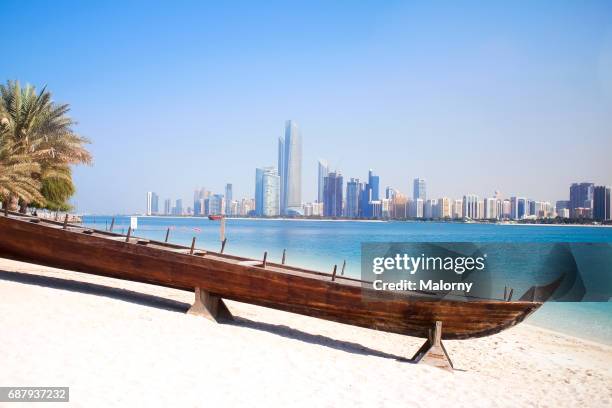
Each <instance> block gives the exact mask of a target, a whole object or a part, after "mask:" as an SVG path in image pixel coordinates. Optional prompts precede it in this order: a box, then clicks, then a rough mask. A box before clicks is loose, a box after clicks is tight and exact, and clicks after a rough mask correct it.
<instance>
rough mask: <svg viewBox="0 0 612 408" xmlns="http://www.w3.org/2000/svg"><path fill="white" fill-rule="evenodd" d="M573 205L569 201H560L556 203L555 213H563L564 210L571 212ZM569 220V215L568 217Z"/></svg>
mask: <svg viewBox="0 0 612 408" xmlns="http://www.w3.org/2000/svg"><path fill="white" fill-rule="evenodd" d="M570 207H571V203H570V201H569V200H559V201H557V202H556V203H555V211H556V212H557V213H561V212H562V210H568V211H569V210H570ZM568 218H569V215H568Z"/></svg>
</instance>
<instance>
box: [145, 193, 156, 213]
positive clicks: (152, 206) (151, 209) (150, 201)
mask: <svg viewBox="0 0 612 408" xmlns="http://www.w3.org/2000/svg"><path fill="white" fill-rule="evenodd" d="M156 214H159V196H158V195H157V194H155V193H154V192H153V191H148V192H147V215H156Z"/></svg>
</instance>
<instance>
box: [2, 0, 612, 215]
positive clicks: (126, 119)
mask: <svg viewBox="0 0 612 408" xmlns="http://www.w3.org/2000/svg"><path fill="white" fill-rule="evenodd" d="M0 15H2V16H3V19H2V20H3V21H2V24H1V25H0V27H1V28H0V30H1V32H2V38H3V41H2V45H1V46H0V49H1V50H2V56H1V58H0V81H5V80H8V79H16V80H19V81H21V82H22V83H31V84H33V85H35V86H37V87H42V86H44V85H46V86H47V87H48V89H49V90H50V91H51V92H52V93H53V96H54V100H55V101H57V102H61V103H69V104H70V105H71V107H72V110H71V116H72V117H73V118H74V119H75V120H76V121H78V125H77V126H76V128H75V129H76V131H77V132H78V133H80V134H82V135H84V136H86V137H88V138H89V139H90V140H91V141H92V143H91V145H90V146H89V148H90V150H91V152H92V153H93V155H94V164H93V166H91V167H87V166H85V167H77V168H75V170H74V179H75V183H76V186H77V194H76V195H75V197H74V199H73V204H75V205H76V207H77V210H78V211H79V212H86V213H98V214H101V213H133V212H143V211H144V210H145V206H146V192H147V191H155V192H157V193H158V194H159V196H160V200H161V201H163V200H164V199H165V198H172V199H173V200H174V199H176V198H183V200H184V202H185V203H190V202H191V201H192V197H193V190H194V189H195V188H199V187H205V188H206V189H208V190H212V191H213V192H218V193H223V191H224V186H225V184H226V183H232V184H233V186H234V198H241V197H252V196H253V194H254V179H255V168H256V167H260V166H267V165H275V164H276V160H277V159H276V154H277V141H278V137H279V136H282V135H283V130H284V122H285V120H287V119H292V120H295V121H296V122H297V123H298V125H299V127H300V129H301V133H302V137H303V170H302V172H303V191H302V197H303V201H305V202H307V201H313V200H315V199H316V188H317V160H318V159H325V160H327V161H328V162H329V163H330V165H331V167H332V169H337V170H339V171H341V172H342V173H343V175H344V177H345V179H348V178H350V177H358V178H360V179H362V180H364V179H365V178H366V177H367V172H368V169H369V168H372V169H374V171H375V173H377V174H378V175H379V176H380V179H381V180H380V183H381V190H382V189H384V187H386V186H392V187H394V188H396V189H398V190H400V191H401V192H404V193H407V194H409V195H411V194H412V180H413V179H414V178H416V177H421V178H424V179H425V180H426V182H427V194H428V197H432V198H437V197H441V196H448V197H457V198H459V197H462V196H463V195H464V194H468V193H472V194H478V195H480V196H492V195H493V193H494V191H495V190H499V191H500V192H501V194H502V195H503V196H505V197H509V196H512V195H519V196H526V197H529V198H532V199H536V200H550V201H555V200H558V199H567V196H568V194H569V192H568V190H569V184H570V183H572V182H576V181H592V182H595V183H598V184H612V160H611V159H610V157H612V2H610V1H601V2H598V1H538V2H533V1H513V2H501V1H500V2H497V1H491V2H468V1H466V2H455V1H453V2H443V1H435V2H430V1H423V2H418V1H413V2H395V1H391V2H383V1H360V2H349V1H337V2H316V1H304V2H293V1H288V2H275V1H266V2H253V1H245V2H240V1H235V2H202V1H175V2H170V1H168V2H155V1H146V2H144V1H143V2H137V1H121V2H120V1H106V2H82V1H74V2H69V1H61V0H58V1H54V2H47V1H29V2H21V1H12V0H0ZM160 205H161V204H160Z"/></svg>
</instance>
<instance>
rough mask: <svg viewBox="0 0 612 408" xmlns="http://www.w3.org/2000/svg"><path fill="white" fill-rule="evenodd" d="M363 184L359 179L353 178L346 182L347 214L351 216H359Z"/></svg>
mask: <svg viewBox="0 0 612 408" xmlns="http://www.w3.org/2000/svg"><path fill="white" fill-rule="evenodd" d="M361 188H362V184H361V183H360V182H359V179H356V178H352V179H351V180H350V181H349V182H347V183H346V208H345V214H346V216H347V217H349V218H357V217H359V197H360V195H361Z"/></svg>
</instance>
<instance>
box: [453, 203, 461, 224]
mask: <svg viewBox="0 0 612 408" xmlns="http://www.w3.org/2000/svg"><path fill="white" fill-rule="evenodd" d="M453 218H454V219H456V220H457V219H459V218H463V200H454V201H453Z"/></svg>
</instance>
